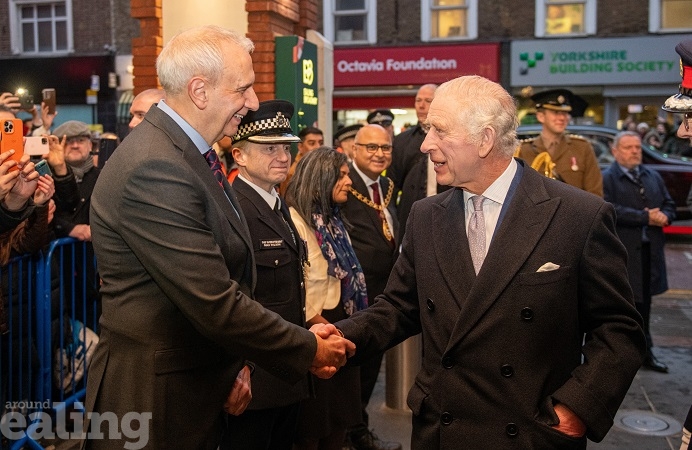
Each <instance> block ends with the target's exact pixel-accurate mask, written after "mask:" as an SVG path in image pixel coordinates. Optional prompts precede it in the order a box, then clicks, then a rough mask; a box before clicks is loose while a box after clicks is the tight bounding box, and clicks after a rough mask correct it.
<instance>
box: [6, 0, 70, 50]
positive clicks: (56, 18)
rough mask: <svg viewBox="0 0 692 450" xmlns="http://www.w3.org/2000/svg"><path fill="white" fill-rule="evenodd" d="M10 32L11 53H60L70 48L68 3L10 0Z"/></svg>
mask: <svg viewBox="0 0 692 450" xmlns="http://www.w3.org/2000/svg"><path fill="white" fill-rule="evenodd" d="M11 6H12V7H11V8H10V34H11V44H12V51H13V53H15V54H23V55H32V54H64V53H67V52H69V51H70V49H71V48H72V19H71V17H72V11H71V9H72V3H71V0H66V1H62V2H55V1H45V2H42V1H34V2H25V1H21V0H12V2H11Z"/></svg>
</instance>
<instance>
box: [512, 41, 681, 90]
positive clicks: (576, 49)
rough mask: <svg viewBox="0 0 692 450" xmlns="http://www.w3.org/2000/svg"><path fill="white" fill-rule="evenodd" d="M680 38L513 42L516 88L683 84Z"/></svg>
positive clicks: (513, 67)
mask: <svg viewBox="0 0 692 450" xmlns="http://www.w3.org/2000/svg"><path fill="white" fill-rule="evenodd" d="M681 39H682V37H681V36H654V37H642V38H626V39H625V38H622V39H558V40H540V41H539V40H533V41H515V42H512V44H511V53H512V67H511V84H512V86H526V85H538V86H578V85H594V84H596V85H614V84H667V83H679V81H680V70H679V57H678V55H677V53H675V45H676V44H677V43H678V42H680V40H681Z"/></svg>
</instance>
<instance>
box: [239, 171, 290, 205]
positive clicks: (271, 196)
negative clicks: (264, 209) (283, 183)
mask: <svg viewBox="0 0 692 450" xmlns="http://www.w3.org/2000/svg"><path fill="white" fill-rule="evenodd" d="M238 178H240V179H241V180H243V181H244V182H246V183H247V184H248V186H250V187H251V188H252V189H254V190H255V191H257V193H258V194H259V195H260V197H262V199H263V200H264V201H265V202H267V205H269V207H270V208H271V209H274V205H276V199H277V198H279V194H277V193H276V189H274V188H272V191H271V192H267V191H265V190H264V189H262V188H261V187H259V186H257V185H256V184H255V183H253V182H252V181H250V180H248V179H247V178H245V177H244V176H243V175H242V174H240V173H238ZM279 206H281V200H280V199H279Z"/></svg>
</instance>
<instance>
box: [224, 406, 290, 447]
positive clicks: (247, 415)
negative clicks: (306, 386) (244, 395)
mask: <svg viewBox="0 0 692 450" xmlns="http://www.w3.org/2000/svg"><path fill="white" fill-rule="evenodd" d="M299 411H300V403H294V404H291V405H288V406H282V407H278V408H268V409H256V410H246V411H245V412H244V413H243V414H241V415H239V416H232V415H227V416H226V418H227V427H226V430H225V432H224V434H223V439H222V440H221V445H220V446H219V449H220V450H231V449H233V450H240V449H247V450H262V449H265V450H270V449H271V450H291V448H292V447H293V437H294V435H295V431H296V423H297V422H298V413H299Z"/></svg>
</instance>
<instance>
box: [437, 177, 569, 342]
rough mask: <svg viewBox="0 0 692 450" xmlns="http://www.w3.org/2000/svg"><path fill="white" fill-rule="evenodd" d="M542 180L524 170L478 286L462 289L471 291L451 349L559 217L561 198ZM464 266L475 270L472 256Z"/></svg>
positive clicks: (475, 284)
mask: <svg viewBox="0 0 692 450" xmlns="http://www.w3.org/2000/svg"><path fill="white" fill-rule="evenodd" d="M540 177H541V175H539V174H538V173H537V172H535V171H533V170H524V174H523V176H522V179H521V181H520V183H519V186H518V187H517V192H516V193H515V194H514V198H513V199H512V201H511V203H510V205H508V210H507V214H506V216H505V218H504V220H503V222H502V224H501V225H500V228H499V229H498V230H497V231H496V232H495V236H494V238H493V240H492V242H491V244H490V247H489V248H488V254H487V256H486V258H485V261H484V262H483V266H482V267H481V270H480V272H479V273H478V276H477V277H476V280H475V283H472V286H471V287H470V289H468V290H467V288H466V287H464V288H463V289H462V290H464V291H466V290H467V291H468V295H467V296H466V297H465V298H464V299H463V300H462V305H461V312H460V314H459V318H458V320H457V323H456V325H455V329H454V331H453V332H452V335H451V337H450V341H449V344H448V350H449V349H451V348H452V347H454V346H455V345H456V344H457V343H458V342H459V341H460V340H461V339H463V338H464V336H465V335H466V334H467V333H468V332H469V331H470V330H471V329H473V327H474V326H475V324H476V323H477V322H478V321H479V320H480V319H481V317H483V315H484V314H485V313H486V311H487V310H488V309H489V308H490V307H491V306H492V305H493V304H494V303H495V302H496V301H497V300H498V299H499V298H500V296H501V294H502V292H503V291H504V290H505V289H506V288H507V286H508V285H509V283H510V282H511V281H512V280H513V279H514V278H515V276H516V275H517V273H518V272H519V270H520V269H521V267H522V266H523V265H524V263H525V261H526V260H527V258H528V257H529V256H530V255H531V253H532V252H533V250H534V248H535V247H536V245H537V244H538V242H539V240H540V239H541V237H542V236H543V234H544V233H545V230H546V229H547V227H548V226H549V224H550V221H551V219H552V218H553V216H554V215H555V212H556V211H557V208H558V206H559V205H560V199H559V198H550V197H549V196H548V193H547V192H546V190H545V187H544V185H543V181H544V180H542V179H541V178H540ZM462 201H463V200H462ZM461 217H463V216H461ZM464 236H465V234H464ZM519 240H520V241H521V242H519ZM465 247H466V253H469V250H468V244H465ZM464 265H465V266H466V267H469V268H472V267H473V265H472V263H471V256H470V253H469V256H468V261H467V262H466V264H464ZM469 270H472V269H469ZM457 285H458V284H457Z"/></svg>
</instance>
